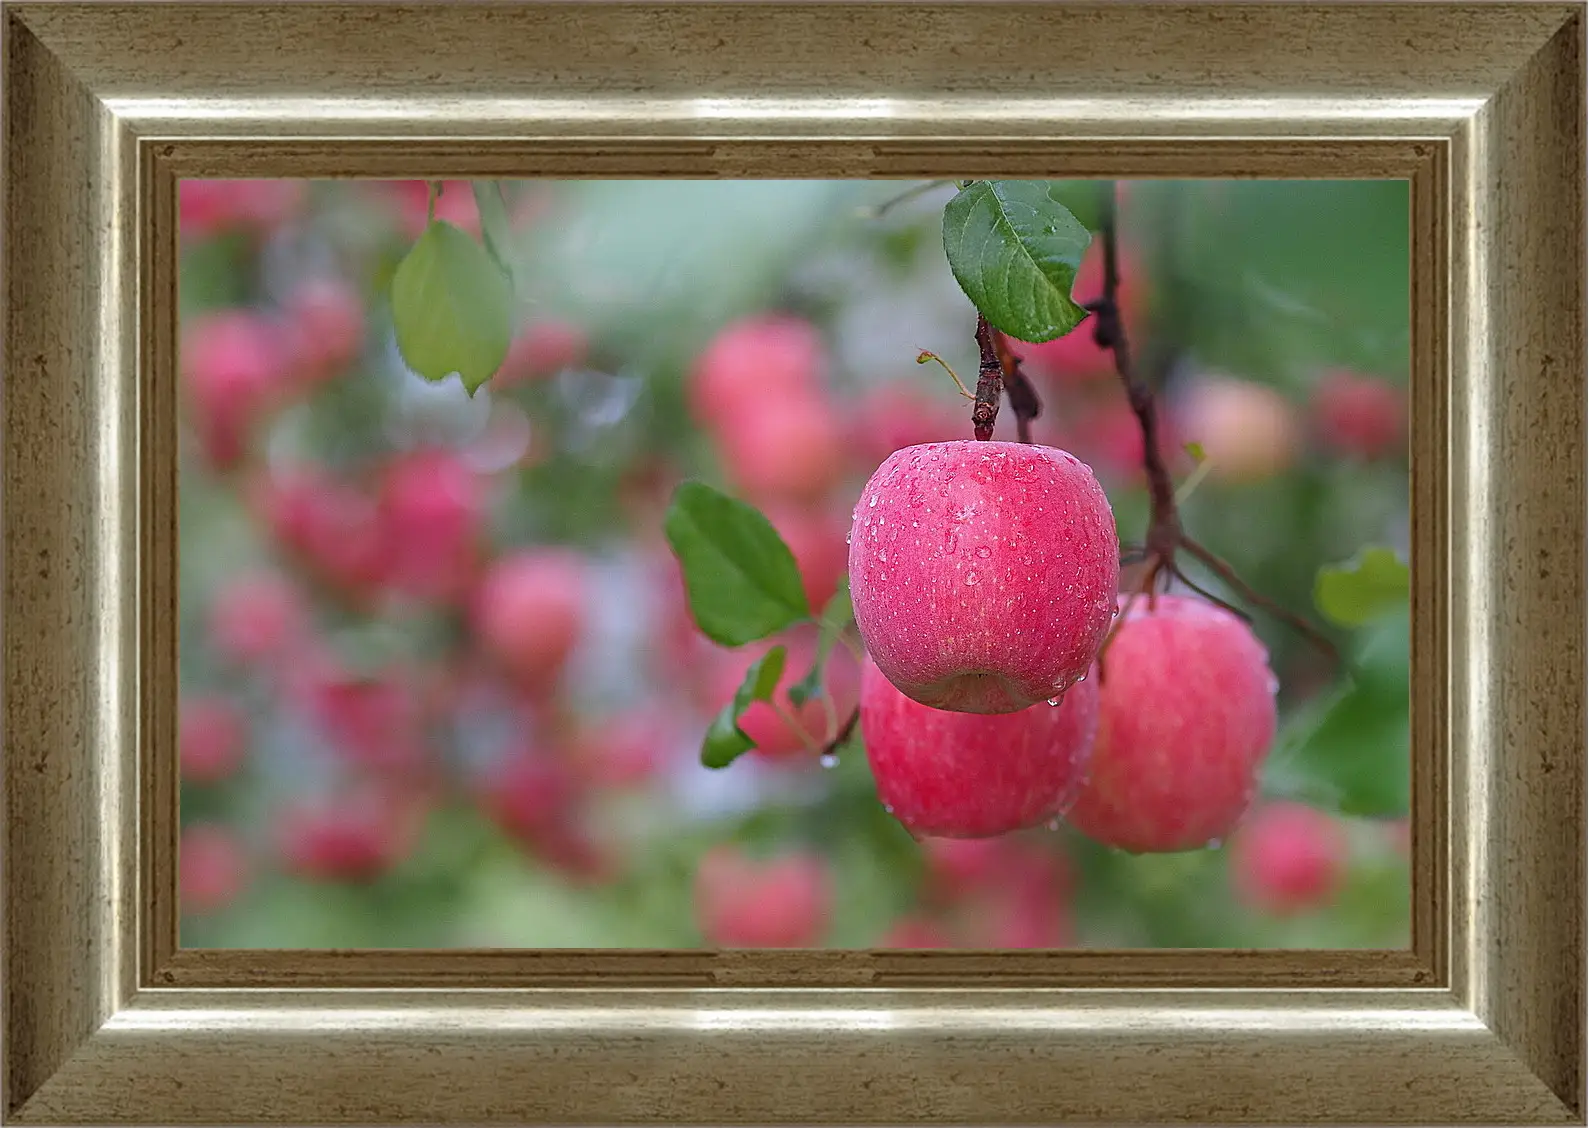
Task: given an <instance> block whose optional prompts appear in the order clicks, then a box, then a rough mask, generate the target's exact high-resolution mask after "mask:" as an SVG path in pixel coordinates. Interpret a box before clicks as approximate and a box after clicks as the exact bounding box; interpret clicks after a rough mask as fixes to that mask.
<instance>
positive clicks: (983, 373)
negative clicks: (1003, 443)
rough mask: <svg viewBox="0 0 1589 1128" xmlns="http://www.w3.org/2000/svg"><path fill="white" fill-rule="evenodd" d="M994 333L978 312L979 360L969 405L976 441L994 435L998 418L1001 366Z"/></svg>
mask: <svg viewBox="0 0 1589 1128" xmlns="http://www.w3.org/2000/svg"><path fill="white" fill-rule="evenodd" d="M994 336H995V330H994V328H993V326H991V325H989V324H988V319H987V318H986V317H983V316H982V315H981V314H980V313H979V314H977V349H978V350H979V352H980V354H981V359H980V361H979V364H978V368H977V392H976V403H974V404H973V405H972V407H971V432H972V434H973V435H975V436H976V438H977V441H978V442H987V441H988V440H989V439H991V438H992V437H993V425H994V424H995V423H997V422H998V419H999V397H1000V396H1001V395H1002V394H1003V392H1004V366H1003V365H1002V364H1000V363H999V350H998V346H996V345H995V344H994V343H993V338H994Z"/></svg>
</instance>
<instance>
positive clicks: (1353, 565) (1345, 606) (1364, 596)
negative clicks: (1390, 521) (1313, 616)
mask: <svg viewBox="0 0 1589 1128" xmlns="http://www.w3.org/2000/svg"><path fill="white" fill-rule="evenodd" d="M1410 580H1411V578H1410V575H1409V573H1408V571H1407V565H1405V564H1403V563H1402V562H1401V560H1400V559H1398V558H1397V556H1396V554H1395V553H1394V552H1392V551H1391V550H1390V549H1388V548H1366V549H1364V550H1363V551H1362V552H1359V553H1358V554H1357V555H1356V556H1355V557H1353V558H1352V559H1351V560H1349V561H1347V562H1346V563H1345V564H1340V565H1334V566H1330V567H1325V568H1321V569H1319V577H1318V580H1317V582H1316V583H1315V584H1314V587H1313V602H1314V603H1315V604H1316V605H1317V606H1318V609H1319V613H1320V614H1322V615H1323V616H1324V617H1325V618H1327V619H1329V620H1331V621H1332V622H1335V623H1338V624H1340V625H1341V626H1343V627H1358V626H1362V625H1363V624H1364V623H1367V622H1368V621H1369V620H1371V619H1376V618H1379V617H1380V616H1381V615H1384V614H1385V613H1386V612H1387V611H1390V610H1392V609H1393V608H1395V607H1396V606H1398V605H1400V604H1402V603H1405V602H1406V601H1407V600H1408V598H1409V595H1410V592H1411V583H1410Z"/></svg>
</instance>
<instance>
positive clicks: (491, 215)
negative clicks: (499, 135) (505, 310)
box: [470, 180, 518, 290]
mask: <svg viewBox="0 0 1589 1128" xmlns="http://www.w3.org/2000/svg"><path fill="white" fill-rule="evenodd" d="M470 187H471V188H472V189H473V190H474V202H475V208H476V209H477V210H478V211H479V212H480V238H481V241H482V242H484V243H485V247H486V253H487V254H489V255H490V256H491V258H492V260H493V261H494V262H495V263H496V264H497V269H498V270H500V271H502V275H503V277H505V278H506V279H507V280H508V284H509V285H510V286H512V287H513V288H514V289H515V290H517V289H518V274H517V272H516V271H515V270H514V269H513V230H512V228H511V227H510V226H509V224H508V205H507V201H506V200H504V199H503V197H502V182H501V181H500V180H475V181H472V182H471V183H470Z"/></svg>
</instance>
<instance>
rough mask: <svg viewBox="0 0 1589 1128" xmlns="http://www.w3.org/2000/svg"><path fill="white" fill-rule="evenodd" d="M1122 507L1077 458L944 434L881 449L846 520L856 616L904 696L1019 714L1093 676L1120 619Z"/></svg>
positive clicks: (937, 704)
mask: <svg viewBox="0 0 1589 1128" xmlns="http://www.w3.org/2000/svg"><path fill="white" fill-rule="evenodd" d="M1119 577H1120V541H1119V537H1118V535H1117V533H1116V530H1115V519H1114V511H1113V510H1112V509H1111V508H1110V506H1109V499H1108V498H1107V497H1106V496H1105V495H1104V491H1103V487H1101V486H1100V485H1099V484H1098V480H1097V478H1095V477H1094V476H1093V473H1092V471H1091V470H1090V469H1089V468H1088V467H1087V466H1086V465H1085V464H1084V463H1082V462H1081V461H1080V460H1079V459H1077V458H1076V457H1075V456H1073V455H1071V454H1069V453H1068V452H1066V451H1062V450H1059V449H1057V448H1054V447H1045V446H1038V445H1035V444H1029V443H1006V442H973V441H963V442H947V443H927V444H924V445H921V446H913V447H905V448H904V449H902V450H898V451H895V452H894V453H893V454H891V455H889V456H888V458H886V459H884V461H883V464H882V465H881V466H879V467H878V468H877V472H876V473H874V474H873V475H872V478H871V480H870V481H869V482H867V484H866V487H865V489H864V490H863V491H862V492H861V497H860V501H859V502H857V504H856V507H855V513H854V520H853V524H852V527H851V531H850V590H851V593H852V595H853V597H854V603H855V622H856V626H857V627H858V628H859V630H860V633H861V637H862V639H864V640H865V643H866V649H867V651H868V652H869V653H870V654H871V656H872V660H873V661H874V662H876V663H877V668H878V669H879V670H881V671H882V672H883V675H884V676H885V677H887V678H888V680H889V681H891V682H893V683H894V685H895V686H896V687H897V688H898V689H899V690H900V692H902V693H904V694H905V696H907V697H909V698H911V699H912V700H914V701H917V702H920V703H921V704H923V705H929V706H932V707H933V708H937V709H950V710H954V711H958V712H965V713H990V714H991V713H1014V712H1018V711H1019V710H1022V709H1025V708H1028V707H1030V706H1032V705H1036V704H1038V703H1039V702H1042V701H1045V700H1047V699H1049V698H1057V697H1059V696H1060V695H1061V694H1063V693H1064V692H1065V691H1066V690H1067V689H1069V688H1070V686H1072V685H1074V684H1075V683H1076V682H1077V681H1079V680H1080V679H1081V678H1083V677H1085V676H1086V673H1087V669H1088V667H1089V666H1091V665H1092V660H1093V656H1094V655H1095V654H1097V652H1098V647H1099V645H1100V644H1101V643H1102V642H1103V639H1104V636H1105V634H1106V633H1107V632H1108V629H1109V624H1110V622H1111V621H1112V619H1113V616H1114V609H1115V596H1116V593H1117V590H1118V584H1119Z"/></svg>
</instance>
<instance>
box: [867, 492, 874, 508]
mask: <svg viewBox="0 0 1589 1128" xmlns="http://www.w3.org/2000/svg"><path fill="white" fill-rule="evenodd" d="M876 507H877V495H876V494H873V495H872V497H871V500H870V501H868V502H867V503H866V508H868V509H875V508H876Z"/></svg>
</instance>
